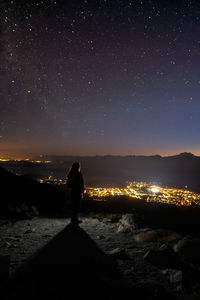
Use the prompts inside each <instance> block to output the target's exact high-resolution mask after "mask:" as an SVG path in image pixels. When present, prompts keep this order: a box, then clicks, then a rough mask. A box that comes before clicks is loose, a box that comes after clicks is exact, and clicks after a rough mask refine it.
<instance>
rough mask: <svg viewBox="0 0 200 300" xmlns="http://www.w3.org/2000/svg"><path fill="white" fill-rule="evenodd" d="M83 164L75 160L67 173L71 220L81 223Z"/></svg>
mask: <svg viewBox="0 0 200 300" xmlns="http://www.w3.org/2000/svg"><path fill="white" fill-rule="evenodd" d="M80 169H81V166H80V164H79V163H78V162H74V163H73V164H72V167H71V169H70V171H69V173H68V175H67V188H69V196H70V210H71V222H73V223H80V222H81V221H80V220H79V219H78V213H79V210H80V204H81V198H82V195H83V192H84V182H83V175H82V174H81V172H80Z"/></svg>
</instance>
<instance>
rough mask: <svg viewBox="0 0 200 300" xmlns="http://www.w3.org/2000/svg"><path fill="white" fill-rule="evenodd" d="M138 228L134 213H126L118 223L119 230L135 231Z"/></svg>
mask: <svg viewBox="0 0 200 300" xmlns="http://www.w3.org/2000/svg"><path fill="white" fill-rule="evenodd" d="M136 228H138V226H137V224H136V221H135V216H134V214H124V215H122V217H121V219H120V220H119V223H118V230H117V231H118V232H125V233H126V232H133V231H134V230H135V229H136Z"/></svg>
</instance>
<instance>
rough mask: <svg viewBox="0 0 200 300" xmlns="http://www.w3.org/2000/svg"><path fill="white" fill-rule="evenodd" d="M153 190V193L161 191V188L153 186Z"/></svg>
mask: <svg viewBox="0 0 200 300" xmlns="http://www.w3.org/2000/svg"><path fill="white" fill-rule="evenodd" d="M151 191H152V193H155V194H156V193H158V192H159V188H157V187H152V188H151Z"/></svg>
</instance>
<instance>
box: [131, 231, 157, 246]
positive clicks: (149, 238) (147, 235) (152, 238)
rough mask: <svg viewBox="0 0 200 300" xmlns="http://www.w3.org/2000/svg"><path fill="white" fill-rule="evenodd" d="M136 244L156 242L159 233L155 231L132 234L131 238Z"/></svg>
mask: <svg viewBox="0 0 200 300" xmlns="http://www.w3.org/2000/svg"><path fill="white" fill-rule="evenodd" d="M133 238H134V240H135V241H136V242H140V243H143V242H156V241H157V240H158V238H159V233H158V232H157V231H155V230H149V231H144V232H140V233H137V234H134V236H133Z"/></svg>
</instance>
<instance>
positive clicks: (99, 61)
mask: <svg viewBox="0 0 200 300" xmlns="http://www.w3.org/2000/svg"><path fill="white" fill-rule="evenodd" d="M199 96H200V3H199V1H198V0H197V1H190V0H181V1H180V0H173V1H171V0H168V1H166V0H162V1H158V0H157V1H154V0H152V1H151V0H143V1H137V0H132V1H130V0H129V1H126V0H124V1H122V0H85V1H84V0H83V1H79V0H73V1H69V0H65V1H64V0H56V1H54V0H43V1H39V0H38V1H33V0H29V1H21V0H12V1H10V0H6V1H5V0H1V1H0V157H3V156H4V157H5V156H10V157H26V156H31V155H39V154H57V155H64V154H66V155H68V154H71V155H105V154H112V155H132V154H143V155H151V154H161V155H170V154H175V153H179V152H183V151H190V152H193V153H195V154H197V155H198V154H200V139H199V135H200V133H199V132H200V99H199Z"/></svg>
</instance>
